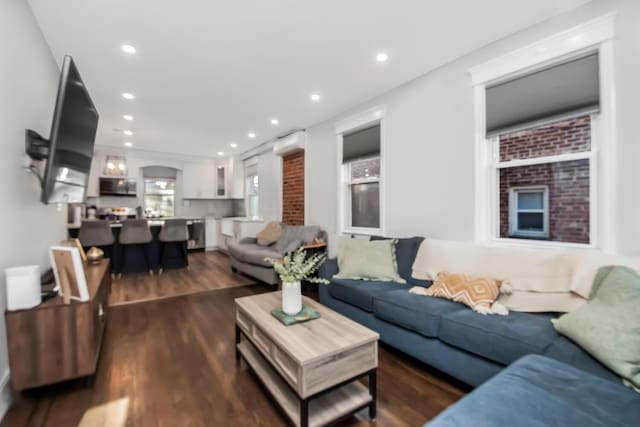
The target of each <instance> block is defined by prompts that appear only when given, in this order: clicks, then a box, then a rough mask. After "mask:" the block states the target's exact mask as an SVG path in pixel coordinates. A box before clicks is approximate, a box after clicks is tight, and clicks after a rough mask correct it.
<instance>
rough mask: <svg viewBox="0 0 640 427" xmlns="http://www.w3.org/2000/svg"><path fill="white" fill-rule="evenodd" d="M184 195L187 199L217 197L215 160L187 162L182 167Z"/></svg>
mask: <svg viewBox="0 0 640 427" xmlns="http://www.w3.org/2000/svg"><path fill="white" fill-rule="evenodd" d="M182 197H183V198H185V199H213V198H215V169H214V164H213V162H210V161H205V162H198V163H185V164H184V168H183V169H182Z"/></svg>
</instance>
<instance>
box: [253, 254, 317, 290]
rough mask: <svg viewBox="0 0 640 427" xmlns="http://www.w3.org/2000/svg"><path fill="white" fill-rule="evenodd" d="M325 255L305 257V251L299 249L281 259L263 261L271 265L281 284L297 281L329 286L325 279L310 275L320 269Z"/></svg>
mask: <svg viewBox="0 0 640 427" xmlns="http://www.w3.org/2000/svg"><path fill="white" fill-rule="evenodd" d="M325 259H326V255H325V254H320V253H317V254H313V255H311V256H307V251H305V250H304V248H302V247H300V248H298V250H296V251H294V252H289V253H288V254H287V255H285V256H284V257H283V258H281V259H273V258H265V261H267V262H269V263H271V265H273V269H274V270H275V271H276V273H277V274H278V276H280V280H282V282H283V283H292V282H299V281H303V280H304V281H307V282H311V283H322V284H324V285H327V284H329V281H328V280H327V279H323V278H321V277H314V276H312V274H313V273H314V272H315V271H316V270H318V268H320V266H321V265H322V263H323V262H324V260H325Z"/></svg>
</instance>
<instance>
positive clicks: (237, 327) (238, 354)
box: [236, 323, 242, 361]
mask: <svg viewBox="0 0 640 427" xmlns="http://www.w3.org/2000/svg"><path fill="white" fill-rule="evenodd" d="M241 334H242V332H241V331H240V326H238V324H237V323H236V361H240V350H238V344H240V339H241V338H242V335H241Z"/></svg>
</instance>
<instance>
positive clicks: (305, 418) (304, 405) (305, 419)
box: [300, 399, 309, 427]
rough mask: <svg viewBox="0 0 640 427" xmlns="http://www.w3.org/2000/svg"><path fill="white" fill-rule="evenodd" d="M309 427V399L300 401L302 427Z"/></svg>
mask: <svg viewBox="0 0 640 427" xmlns="http://www.w3.org/2000/svg"><path fill="white" fill-rule="evenodd" d="M308 425H309V399H301V400H300V427H307V426H308Z"/></svg>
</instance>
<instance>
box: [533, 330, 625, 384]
mask: <svg viewBox="0 0 640 427" xmlns="http://www.w3.org/2000/svg"><path fill="white" fill-rule="evenodd" d="M544 355H545V356H547V357H550V358H551V359H555V360H559V361H560V362H564V363H566V364H568V365H571V366H575V367H576V368H578V369H582V370H583V371H585V372H589V373H590V374H593V375H597V376H599V377H602V378H604V379H607V380H611V381H616V382H620V381H621V379H620V377H619V376H618V375H616V374H615V373H614V372H613V371H611V370H610V369H609V368H607V367H606V366H604V365H603V364H602V363H600V362H599V361H598V360H596V359H595V358H594V357H593V356H591V355H590V354H589V353H587V352H586V351H584V350H583V349H582V348H581V347H580V346H579V345H578V344H576V343H574V342H573V341H571V340H570V339H568V338H566V337H563V336H559V337H558V338H556V339H555V340H554V341H553V344H551V345H550V346H549V347H548V348H547V349H546V350H545V352H544Z"/></svg>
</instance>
